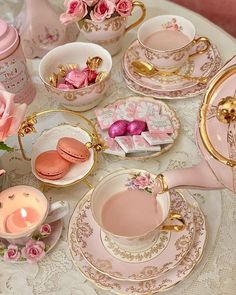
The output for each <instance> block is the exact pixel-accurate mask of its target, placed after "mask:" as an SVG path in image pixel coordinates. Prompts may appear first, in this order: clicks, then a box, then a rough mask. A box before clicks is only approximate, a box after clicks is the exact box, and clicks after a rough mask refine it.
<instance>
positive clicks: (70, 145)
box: [35, 137, 90, 180]
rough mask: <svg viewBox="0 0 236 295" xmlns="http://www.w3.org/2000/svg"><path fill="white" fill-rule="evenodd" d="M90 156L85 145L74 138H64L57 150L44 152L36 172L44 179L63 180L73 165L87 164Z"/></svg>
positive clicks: (36, 163)
mask: <svg viewBox="0 0 236 295" xmlns="http://www.w3.org/2000/svg"><path fill="white" fill-rule="evenodd" d="M89 156H90V152H89V150H88V148H87V147H86V145H85V144H84V143H82V142H80V141H79V140H77V139H75V138H72V137H62V138H61V139H59V140H58V143H57V147H56V150H50V151H46V152H43V153H42V154H40V155H39V156H38V157H37V158H36V160H35V171H36V173H37V175H38V176H39V177H40V178H43V179H49V180H57V179H61V178H62V177H64V176H65V175H66V174H67V172H68V171H69V170H70V167H71V164H78V163H82V162H85V161H87V160H88V159H89Z"/></svg>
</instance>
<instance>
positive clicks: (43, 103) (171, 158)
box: [0, 0, 236, 295]
mask: <svg viewBox="0 0 236 295" xmlns="http://www.w3.org/2000/svg"><path fill="white" fill-rule="evenodd" d="M38 1H40V0H38ZM58 2H59V3H60V4H62V2H63V1H62V0H60V1H56V0H54V3H55V4H57V5H58ZM143 2H145V4H146V5H147V10H148V15H147V17H148V18H149V17H151V16H155V15H158V14H179V15H183V16H185V17H187V18H189V19H190V20H191V21H192V22H193V23H194V24H195V25H196V27H197V31H198V34H201V35H206V36H208V37H209V38H210V39H211V40H212V42H214V43H215V44H216V45H217V47H218V48H219V51H220V53H221V55H222V59H223V62H225V61H227V59H229V58H230V57H231V56H232V55H234V54H236V43H235V40H234V39H233V38H232V37H230V35H228V34H227V33H225V32H224V31H223V30H221V29H220V28H218V27H217V26H215V25H214V24H212V23H211V22H209V21H207V20H206V19H204V18H202V17H200V16H199V15H197V14H195V13H193V12H190V11H189V10H186V9H184V8H182V7H179V6H177V5H175V4H173V3H171V2H168V1H164V0H144V1H143ZM21 4H22V1H20V0H0V18H4V19H5V20H7V21H10V22H12V21H13V19H14V16H15V15H16V14H17V12H18V11H19V9H20V7H21ZM134 39H135V31H132V32H130V33H129V34H128V35H127V36H126V40H125V44H126V46H125V47H127V45H128V44H129V43H130V42H131V41H132V40H134ZM122 54H123V53H120V54H119V55H118V56H116V57H115V58H114V68H113V73H112V78H113V83H112V85H111V87H110V89H109V91H108V94H107V98H106V99H105V101H104V102H103V104H104V105H105V104H106V103H107V102H110V101H114V100H116V99H118V98H119V97H125V96H129V95H132V92H131V91H129V90H128V89H127V88H126V86H125V83H124V81H123V80H122V75H121V68H120V60H121V57H122ZM28 64H29V68H30V72H31V74H32V76H33V79H34V81H35V83H36V84H37V98H36V100H35V101H34V103H33V104H32V105H31V106H30V108H29V113H31V112H32V111H40V110H44V109H49V108H59V106H58V104H57V102H56V101H54V100H53V99H52V98H50V97H48V95H47V93H46V91H45V89H44V86H43V85H42V84H41V82H40V79H39V77H38V64H39V60H33V61H29V62H28ZM200 101H201V97H195V98H190V99H186V100H181V101H170V102H168V103H169V104H170V105H171V106H172V107H173V108H175V109H176V111H177V114H178V116H179V117H180V120H181V127H182V129H181V135H180V138H179V140H178V142H177V144H176V146H175V147H174V148H173V149H172V150H171V151H169V152H168V153H167V154H165V155H163V156H161V157H159V158H157V159H155V160H153V159H152V160H150V161H149V160H146V161H144V162H135V161H132V160H129V161H123V162H121V161H120V160H118V159H117V158H115V157H110V156H104V157H101V160H100V161H99V165H98V169H97V170H96V171H95V173H94V174H93V175H92V177H91V178H90V180H91V182H92V183H93V184H95V183H96V181H97V180H98V179H99V178H100V177H101V176H103V175H105V174H106V173H109V172H110V171H114V170H115V169H119V168H120V167H121V166H122V167H135V168H144V167H145V168H146V169H147V170H149V171H150V172H153V173H158V172H160V171H164V170H166V169H173V168H176V167H187V166H191V165H192V164H196V163H198V162H199V161H200V155H199V154H198V151H197V148H196V146H195V139H194V126H195V123H196V120H197V115H198V108H199V105H200ZM86 115H87V116H88V117H92V116H93V112H88V113H86ZM45 124H46V122H45ZM45 127H47V126H45ZM14 140H15V139H11V144H13V145H14V146H15V147H16V150H15V151H14V152H13V153H9V154H4V155H3V156H2V157H1V161H2V162H3V165H4V167H5V168H6V169H7V170H8V172H9V179H10V181H11V185H16V184H30V185H35V186H37V185H38V182H37V181H36V179H35V178H34V177H33V175H32V173H31V171H30V166H29V163H27V162H25V161H23V160H22V159H21V156H20V153H19V150H17V148H18V147H17V144H16V141H14ZM87 190H88V188H87V187H86V186H85V185H84V184H80V185H77V186H74V187H71V188H67V189H50V190H49V191H48V192H47V193H46V195H47V197H48V198H49V199H50V200H52V201H56V200H60V199H66V200H68V201H69V203H70V208H71V212H73V209H74V207H75V205H76V204H77V202H78V200H79V199H81V198H82V196H83V195H84V194H85V192H86V191H87ZM192 192H193V193H194V191H192ZM195 196H196V199H197V200H198V202H199V204H200V206H201V207H202V208H203V211H204V213H205V216H206V219H207V224H208V236H209V238H208V244H207V247H206V251H205V255H204V257H203V259H202V261H201V263H200V264H199V265H198V267H197V268H196V269H195V270H194V272H193V273H192V274H191V275H190V276H189V277H188V279H186V280H185V281H183V282H182V283H180V284H178V285H177V286H176V287H175V288H174V289H172V290H170V291H167V292H166V294H168V295H177V294H178V295H179V294H182V295H200V294H201V295H203V294H204V295H233V294H236V280H235V277H236V198H235V196H234V194H233V193H231V192H229V191H228V190H224V191H211V192H210V191H209V192H208V191H199V192H195ZM68 221H69V216H68V217H67V218H66V219H65V229H64V231H63V235H62V237H61V239H60V242H59V243H58V245H57V246H56V247H55V248H54V249H53V251H52V252H51V253H49V255H47V257H46V258H45V259H43V260H42V261H41V262H40V263H39V264H38V265H37V264H36V265H28V264H18V265H12V264H7V263H5V262H0V294H3V295H8V294H12V295H13V294H14V295H31V294H34V295H39V294H40V295H96V294H100V295H104V294H107V295H108V294H111V293H110V292H105V291H102V290H98V289H97V288H96V287H94V286H93V285H92V284H91V283H89V282H87V281H86V280H85V278H84V277H83V276H82V275H81V273H80V272H79V271H78V270H77V269H76V268H75V266H74V265H73V262H72V259H71V256H70V253H69V250H68V245H67V242H66V241H67V227H68Z"/></svg>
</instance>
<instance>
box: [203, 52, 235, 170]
mask: <svg viewBox="0 0 236 295" xmlns="http://www.w3.org/2000/svg"><path fill="white" fill-rule="evenodd" d="M199 131H200V132H199V133H200V136H201V139H202V143H203V144H204V147H205V149H206V150H207V152H208V154H209V156H211V157H210V159H216V160H217V161H219V162H221V163H222V164H224V165H227V166H230V167H236V56H234V57H233V58H232V59H231V60H230V61H228V62H227V64H226V65H225V66H224V67H223V68H222V69H221V70H220V71H219V73H218V74H217V75H216V76H215V77H214V78H213V79H212V80H211V82H210V84H209V86H208V89H207V91H206V93H205V96H204V99H203V103H202V106H201V109H200V120H199Z"/></svg>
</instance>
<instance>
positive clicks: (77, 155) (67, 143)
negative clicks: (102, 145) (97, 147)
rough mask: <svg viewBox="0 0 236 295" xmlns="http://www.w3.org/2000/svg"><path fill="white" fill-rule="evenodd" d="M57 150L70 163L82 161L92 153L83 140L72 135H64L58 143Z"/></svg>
mask: <svg viewBox="0 0 236 295" xmlns="http://www.w3.org/2000/svg"><path fill="white" fill-rule="evenodd" d="M57 152H58V153H59V155H60V156H61V157H62V158H63V159H65V160H67V161H69V162H70V163H74V164H77V163H81V162H85V161H87V160H88V158H89V156H90V153H89V150H88V148H87V147H86V145H85V144H84V143H82V142H81V141H79V140H77V139H75V138H72V137H62V138H61V139H59V141H58V143H57Z"/></svg>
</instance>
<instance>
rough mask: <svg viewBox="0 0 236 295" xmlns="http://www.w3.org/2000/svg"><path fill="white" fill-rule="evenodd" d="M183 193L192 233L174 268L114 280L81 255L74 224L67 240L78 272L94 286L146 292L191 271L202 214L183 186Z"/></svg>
mask: <svg viewBox="0 0 236 295" xmlns="http://www.w3.org/2000/svg"><path fill="white" fill-rule="evenodd" d="M183 195H184V198H185V199H186V200H187V201H188V202H189V203H190V205H191V206H192V209H193V213H194V224H195V237H194V242H193V246H192V247H191V249H190V251H189V252H188V253H187V255H186V256H185V257H184V259H183V260H182V261H181V262H180V263H179V264H178V265H177V266H176V267H175V268H173V269H172V270H170V271H168V272H166V273H165V274H163V275H161V276H160V277H158V278H155V279H152V280H149V281H141V282H131V281H119V280H115V279H113V278H111V277H109V276H107V275H104V274H102V273H101V272H99V271H97V270H96V269H95V268H93V267H92V266H91V265H89V263H88V262H87V261H86V260H85V259H84V258H83V255H82V254H81V252H80V247H79V245H78V241H77V240H76V237H75V232H74V227H73V226H72V227H70V228H69V232H68V241H69V246H70V251H71V254H72V257H73V262H74V263H75V265H76V267H78V269H79V270H80V271H81V272H82V274H83V275H84V276H85V277H86V278H87V279H88V280H90V281H91V282H92V283H94V284H95V285H96V286H97V287H99V288H101V289H103V290H109V291H111V292H113V293H115V294H118V295H121V294H122V295H129V294H142V295H147V294H154V293H157V292H162V291H165V290H167V289H170V288H172V287H174V286H175V285H176V284H178V283H179V282H180V281H182V280H183V279H185V278H186V277H188V276H189V275H190V274H191V273H192V272H193V270H194V268H195V267H196V265H197V264H198V262H199V261H200V260H201V258H202V255H203V252H204V249H205V244H206V238H207V229H206V223H205V218H204V214H203V213H202V211H201V209H200V208H199V207H198V206H197V205H196V201H195V199H194V198H193V197H192V196H191V195H190V194H189V192H188V191H185V190H184V191H183ZM83 202H84V201H83V200H82V201H81V202H80V204H78V206H82V204H83ZM73 220H74V215H73V216H72V219H71V222H73Z"/></svg>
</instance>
